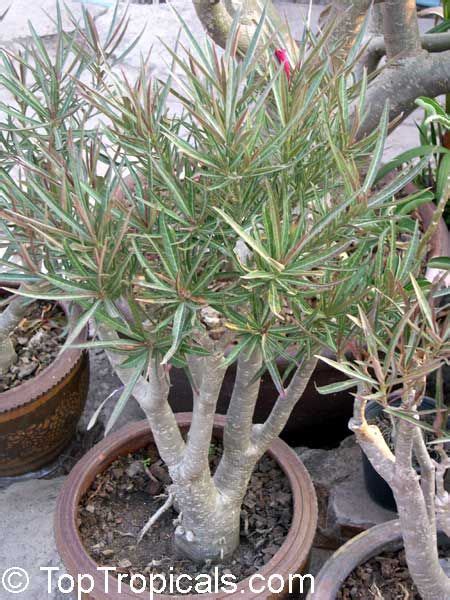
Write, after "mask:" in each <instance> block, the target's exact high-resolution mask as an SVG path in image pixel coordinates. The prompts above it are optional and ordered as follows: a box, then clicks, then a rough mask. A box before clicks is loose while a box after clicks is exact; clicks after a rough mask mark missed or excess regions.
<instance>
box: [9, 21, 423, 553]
mask: <svg viewBox="0 0 450 600" xmlns="http://www.w3.org/2000/svg"><path fill="white" fill-rule="evenodd" d="M180 21H181V24H182V28H183V31H184V34H185V35H186V36H187V38H188V39H189V43H190V44H191V47H192V49H193V51H192V53H187V52H186V53H185V54H184V56H180V53H179V52H177V51H174V50H171V49H169V48H168V49H167V54H168V56H170V57H171V59H172V68H171V69H170V72H169V73H168V79H167V81H166V82H158V81H150V80H149V79H148V77H147V71H146V66H145V64H143V66H142V70H141V74H140V76H139V78H138V80H137V81H136V82H135V83H130V82H129V81H127V80H126V78H124V77H123V76H122V75H121V76H118V75H117V74H115V73H114V71H113V70H111V69H110V68H109V67H108V65H107V63H105V61H104V60H103V54H101V56H100V67H99V64H98V62H97V60H94V61H93V62H92V63H90V64H89V68H90V70H91V71H92V72H93V73H94V74H95V75H98V74H100V77H99V79H96V80H95V82H94V84H93V83H92V82H91V83H89V82H85V81H84V80H83V81H81V80H78V82H77V86H76V91H77V96H76V97H77V103H78V102H79V104H77V106H78V108H79V110H80V111H83V110H87V111H97V112H98V113H99V114H100V115H101V117H102V119H103V120H104V121H105V122H106V125H105V127H103V128H102V129H99V130H97V129H95V130H87V129H85V128H80V127H79V123H78V121H77V117H76V116H74V115H76V114H77V113H76V112H74V115H71V114H65V118H64V119H63V120H62V121H61V120H57V121H56V122H55V121H52V122H51V125H50V124H49V125H48V127H50V131H52V129H51V128H53V127H54V128H55V133H54V137H55V138H56V139H58V140H59V139H61V140H63V141H66V142H67V143H65V144H64V145H63V146H62V147H61V149H60V150H59V151H58V152H57V153H56V152H52V151H50V150H49V141H50V137H51V136H50V135H49V134H47V133H44V134H41V128H42V123H41V121H39V127H38V126H37V124H36V123H34V122H33V120H34V119H36V115H35V114H34V113H33V116H31V115H30V116H29V115H28V110H29V109H30V106H31V108H33V105H34V103H35V97H34V95H33V94H31V96H30V94H29V91H28V88H26V90H25V88H22V89H21V90H20V91H19V92H18V94H17V95H18V100H19V102H22V103H23V105H24V107H26V111H25V116H24V115H23V112H21V113H19V114H15V113H14V111H13V110H12V109H11V110H9V109H8V111H7V117H8V118H7V126H8V127H9V130H10V131H11V138H10V140H9V143H8V144H7V145H5V148H4V153H5V157H6V158H5V161H4V166H3V168H2V170H1V171H0V216H1V217H2V219H3V228H4V231H5V239H6V240H7V242H6V243H7V245H8V248H9V250H10V252H12V253H15V254H18V255H20V256H21V257H22V265H21V267H20V268H19V267H17V265H16V264H14V263H12V262H11V261H9V260H4V261H3V264H4V265H5V266H6V267H7V269H8V270H9V274H8V275H7V277H9V278H10V279H11V280H14V281H20V282H22V286H21V288H20V290H19V292H18V295H19V296H21V297H24V298H46V299H55V300H67V301H72V302H74V303H76V304H78V305H79V306H80V307H81V308H82V310H83V313H82V316H81V317H80V318H79V320H78V322H77V325H76V326H75V328H74V330H73V331H72V333H71V334H70V335H69V337H68V340H67V342H66V347H68V346H70V345H71V344H73V342H74V339H75V338H76V335H77V333H78V331H79V330H80V329H81V328H82V327H84V326H85V325H86V323H88V322H89V321H93V322H94V323H95V340H94V341H92V342H89V343H87V344H85V345H83V347H88V348H92V347H95V348H104V349H105V351H106V353H107V355H108V357H109V359H110V362H111V364H112V366H113V368H114V369H115V371H116V373H117V374H118V375H119V377H120V378H121V379H122V381H123V384H124V388H123V391H122V393H121V396H120V398H119V399H118V401H117V403H116V405H115V407H114V410H113V412H112V415H111V419H110V421H109V423H108V426H107V428H108V429H110V428H111V426H112V425H113V423H114V422H115V420H116V418H117V417H118V415H119V414H120V412H121V410H122V409H123V406H124V405H125V403H126V402H127V400H128V398H129V397H130V396H131V395H134V396H135V398H136V399H137V400H138V402H139V404H140V406H141V407H142V409H143V411H144V413H145V414H146V417H147V418H148V421H149V423H150V425H151V429H152V432H153V436H154V439H155V442H156V445H157V447H158V450H159V453H160V456H161V457H162V459H163V460H164V461H165V462H166V464H167V466H168V469H169V473H170V476H171V478H172V485H171V486H170V488H169V501H168V502H167V503H166V505H167V506H168V505H169V504H170V502H171V501H172V500H173V501H174V503H175V506H176V507H177V509H178V510H179V511H180V516H179V519H178V521H179V523H178V526H177V528H176V530H175V544H176V546H177V548H178V549H179V550H180V551H181V552H182V553H184V554H185V555H186V556H187V557H190V558H193V559H196V560H199V559H200V560H204V559H213V558H217V557H220V556H224V555H228V554H230V553H232V552H233V551H234V550H235V548H236V546H237V545H238V543H239V514H240V505H241V502H242V499H243V497H244V494H245V491H246V488H247V485H248V482H249V479H250V476H251V473H252V470H253V468H254V466H255V464H256V463H257V461H258V460H259V458H260V457H261V456H262V455H263V454H264V453H265V452H266V450H267V449H268V448H269V446H270V444H271V443H272V441H273V440H274V439H275V438H276V437H277V436H278V435H279V433H280V432H281V430H282V429H283V427H284V425H285V423H286V421H287V419H288V417H289V414H290V412H291V410H292V408H293V407H294V405H295V404H296V402H297V401H298V400H299V398H300V397H301V395H302V393H303V391H304V389H305V387H306V385H307V383H308V381H309V379H310V377H311V375H312V373H313V371H314V369H315V367H316V365H317V361H318V359H317V358H316V355H318V354H320V353H321V352H322V351H323V350H324V349H325V348H328V349H331V350H332V351H333V352H335V353H337V354H340V353H341V352H343V349H344V348H346V347H347V346H348V343H350V342H351V337H352V335H353V329H354V327H353V325H352V323H351V322H350V321H349V319H348V317H347V315H348V314H349V313H350V314H353V315H354V316H355V317H357V314H358V313H357V309H356V305H357V304H360V305H361V306H362V307H364V309H365V310H370V307H371V306H372V304H373V302H374V301H375V299H376V301H377V302H379V303H380V306H379V310H382V307H384V309H385V310H386V311H387V312H389V311H390V310H392V304H391V302H390V301H389V302H388V301H387V300H386V301H385V300H384V297H383V296H381V295H379V294H377V293H376V290H377V289H380V290H383V291H384V292H385V293H386V295H387V296H388V297H394V298H395V296H396V290H397V288H396V287H395V286H394V282H395V281H397V280H398V281H400V282H405V283H406V282H407V281H408V277H409V273H410V272H414V273H415V274H416V275H417V277H419V278H420V277H422V274H423V269H422V262H423V257H424V255H425V253H426V239H424V238H423V237H421V234H420V230H419V225H418V223H417V222H416V221H414V219H412V218H411V217H410V216H409V215H408V214H407V211H405V210H403V211H402V210H401V209H402V208H404V207H405V206H407V204H408V202H409V201H410V200H411V199H410V198H397V197H396V193H397V192H398V191H399V190H401V189H402V188H403V187H404V185H405V184H406V183H407V182H408V181H410V180H411V179H412V178H413V177H414V176H415V175H416V174H417V173H418V172H419V171H420V170H421V169H422V168H423V165H424V163H423V162H421V163H419V164H418V165H416V166H414V167H412V168H411V169H406V170H404V171H403V172H402V173H400V174H399V175H398V177H397V178H395V179H394V180H392V181H391V182H390V183H389V185H387V186H386V187H384V188H381V189H376V188H374V183H375V181H376V179H377V174H378V170H379V165H380V161H381V156H382V152H383V146H384V141H385V138H386V133H387V128H388V110H387V108H386V109H385V111H384V113H383V118H382V120H381V122H380V123H379V125H378V127H377V128H376V130H375V131H373V132H372V133H371V134H370V135H369V136H367V137H365V138H364V139H363V140H358V139H357V136H356V133H357V129H358V119H359V117H360V116H361V117H362V116H363V114H364V110H365V108H364V90H365V81H364V80H363V81H362V82H361V83H360V84H355V83H354V79H353V77H352V69H353V66H354V61H355V60H357V54H358V52H357V49H355V50H353V51H352V52H351V54H350V55H349V58H348V60H347V61H346V62H342V63H341V64H340V66H339V67H336V66H335V65H334V64H333V61H332V60H330V55H329V44H327V41H328V40H329V36H330V31H331V30H328V31H326V32H324V34H323V35H322V37H321V38H320V40H318V39H316V38H315V37H314V36H313V34H311V33H307V34H306V35H305V36H304V38H303V40H302V43H301V45H300V46H299V47H298V50H297V53H296V54H295V55H289V56H288V57H287V58H286V60H289V61H290V65H291V67H292V68H290V69H289V70H288V69H287V68H286V60H285V59H284V58H283V62H282V63H281V64H280V62H279V60H278V59H277V58H276V54H275V51H276V49H277V34H276V32H275V31H274V30H273V29H272V30H271V34H270V35H267V30H266V28H265V27H264V25H265V15H264V14H263V17H262V19H261V22H260V23H259V26H258V27H257V28H256V31H255V33H254V35H253V37H252V38H251V40H250V42H249V45H248V49H247V51H246V52H245V53H244V54H242V53H238V51H237V48H238V40H239V35H240V34H239V27H238V18H236V19H235V20H234V24H233V27H232V30H231V35H230V37H229V39H228V42H227V44H226V48H225V50H224V52H223V54H221V55H219V54H218V50H217V48H216V46H215V45H214V44H213V43H212V42H207V43H206V44H205V45H200V44H199V43H198V42H197V40H196V39H195V37H194V36H193V35H192V33H191V32H190V30H189V28H188V27H187V26H186V25H185V24H184V23H183V21H182V20H181V17H180ZM89 24H90V26H91V27H92V30H91V33H90V36H91V37H90V39H91V40H97V39H98V36H97V35H96V34H95V29H94V27H95V26H94V25H93V24H92V23H89ZM269 29H270V28H269ZM95 43H96V44H97V41H96V42H95ZM96 47H97V45H95V48H96ZM283 56H284V54H283ZM46 68H48V67H46V66H45V65H43V66H42V69H44V71H45V69H46ZM9 80H11V81H10V83H9V85H11V82H15V81H16V80H17V76H16V71H15V70H11V71H10V73H9V75H8V81H9ZM80 95H81V96H82V97H83V99H84V102H81V100H80ZM169 100H175V101H177V102H178V103H179V104H181V106H182V107H183V110H182V111H181V113H180V114H177V115H173V114H171V112H170V110H169V106H170V105H169ZM24 110H25V108H24ZM39 110H40V108H39ZM58 110H60V105H59V104H58ZM36 111H37V106H36V108H35V109H34V112H36ZM350 113H351V116H350ZM24 119H25V124H26V127H25V132H22V130H23V124H22V121H23V120H24ZM355 119H356V120H355ZM30 128H31V131H32V132H33V133H32V135H27V134H26V131H28V130H29V129H30ZM16 132H19V134H18V135H16ZM20 132H22V133H20ZM8 161H9V162H8ZM11 161H15V162H16V163H19V164H20V165H21V167H22V170H21V174H20V177H18V178H17V177H14V176H13V175H12V173H11V172H9V165H10V163H11ZM362 173H363V175H362ZM427 235H428V234H427ZM280 357H284V358H285V359H287V360H288V362H289V364H290V368H288V369H287V371H286V372H285V373H284V374H283V375H281V374H280V372H279V370H278V367H277V360H278V359H279V358H280ZM233 362H237V375H236V381H235V386H234V391H233V394H232V397H231V402H230V407H229V410H228V414H227V422H226V426H225V429H224V438H223V453H222V456H221V458H220V462H219V465H218V467H217V470H216V471H215V473H214V475H212V474H211V472H210V468H209V450H210V445H211V437H212V428H213V418H214V413H215V407H216V403H217V399H218V396H219V391H220V388H221V384H222V380H223V377H224V375H225V372H226V369H227V367H228V366H229V365H230V364H231V363H233ZM172 365H174V366H178V367H182V368H184V369H185V371H186V373H187V375H188V377H189V379H190V382H191V385H192V388H193V396H194V407H193V416H192V424H191V427H190V431H189V434H188V436H187V439H186V440H185V439H184V438H183V436H182V435H181V432H180V430H179V428H178V426H177V423H176V420H175V417H174V415H173V413H172V410H171V408H170V406H169V403H168V401H167V397H168V392H169V386H170V367H171V366H172ZM264 371H269V372H270V374H271V376H272V378H273V380H274V382H275V384H276V386H277V388H278V394H279V395H278V399H277V400H276V402H275V405H274V408H273V410H272V412H271V414H270V415H269V417H268V419H267V420H266V422H264V423H262V424H253V412H254V407H255V403H256V400H257V396H258V390H259V385H260V377H261V375H262V373H263V372H264ZM348 385H349V383H348V382H346V383H344V384H342V383H341V384H339V386H340V387H348ZM166 505H165V506H166ZM158 514H159V512H158ZM153 522H154V519H153V518H151V519H150V520H149V524H147V525H146V526H145V527H144V529H143V532H145V531H147V530H148V527H149V526H151V524H152V523H153Z"/></svg>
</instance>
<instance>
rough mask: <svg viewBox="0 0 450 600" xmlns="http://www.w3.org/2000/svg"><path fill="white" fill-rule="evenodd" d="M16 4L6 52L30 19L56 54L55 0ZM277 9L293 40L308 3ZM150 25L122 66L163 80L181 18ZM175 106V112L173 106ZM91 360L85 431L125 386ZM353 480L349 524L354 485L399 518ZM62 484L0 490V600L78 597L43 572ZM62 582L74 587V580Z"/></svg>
mask: <svg viewBox="0 0 450 600" xmlns="http://www.w3.org/2000/svg"><path fill="white" fill-rule="evenodd" d="M11 2H12V8H11V10H10V12H9V13H8V15H7V16H6V18H5V19H4V21H3V22H2V23H0V45H3V46H5V47H7V48H17V47H18V46H19V45H20V44H21V43H22V42H24V41H26V40H27V39H28V38H29V30H28V21H30V22H31V23H32V24H33V26H34V28H35V30H36V31H37V32H38V34H39V35H40V36H42V39H43V41H44V43H45V44H46V46H47V48H48V49H49V51H52V49H53V48H54V45H55V27H54V24H53V23H52V22H51V19H49V17H48V16H47V15H46V14H45V13H48V14H50V15H51V14H54V6H55V1H54V0H33V2H29V0H11ZM9 3H10V0H0V13H1V12H3V8H6V6H7V5H8V4H9ZM172 3H173V5H174V6H175V7H176V8H177V10H178V11H179V12H180V13H181V15H182V16H183V18H184V19H185V20H186V22H187V23H188V24H189V26H190V28H191V31H192V32H193V33H194V35H195V36H196V38H197V39H201V38H203V37H204V32H203V29H202V27H201V25H200V23H199V21H198V19H197V17H196V15H195V13H194V10H193V8H192V5H191V3H190V2H189V1H187V0H173V2H172ZM67 4H68V5H69V6H70V8H71V10H73V12H74V14H75V15H76V16H79V14H80V4H79V3H78V2H75V1H74V0H67ZM276 4H277V5H278V7H279V8H280V10H281V12H282V13H284V14H285V15H286V17H287V19H288V21H289V23H290V25H291V27H292V29H293V32H294V35H298V34H299V33H300V30H301V27H302V20H303V19H304V18H305V15H306V10H307V8H306V7H305V6H303V5H301V4H294V3H291V2H289V3H288V2H278V1H277V2H276ZM319 11H320V7H313V20H314V21H317V17H318V14H319ZM93 14H94V16H95V18H96V22H97V25H98V28H99V30H100V32H103V33H104V32H105V30H106V27H107V26H108V23H109V19H110V11H109V12H107V11H104V9H102V8H101V7H99V6H98V5H95V6H94V5H93ZM65 23H66V24H67V26H68V27H69V26H70V24H69V20H68V19H67V16H66V17H65ZM144 24H145V32H144V35H143V36H142V39H141V40H140V42H139V44H138V45H137V46H136V48H135V49H134V50H133V52H132V53H131V55H130V56H129V57H127V59H126V61H125V62H124V63H123V64H122V65H121V68H122V69H123V70H124V72H125V73H126V74H127V76H129V78H131V79H132V78H133V77H134V76H135V75H136V74H137V71H138V68H139V60H140V54H141V52H142V53H146V52H147V51H148V48H149V47H150V46H153V51H152V58H151V65H150V66H151V71H152V73H153V75H154V76H156V77H161V78H164V76H165V74H166V72H167V63H168V61H169V60H170V59H169V56H168V53H167V50H166V49H165V47H164V45H163V43H162V41H161V39H162V40H164V42H165V43H166V44H168V45H169V46H173V45H174V43H175V40H176V37H177V33H178V28H177V26H176V25H175V22H174V17H173V15H172V13H171V12H170V9H169V7H168V6H167V5H160V6H146V5H137V4H131V5H130V28H129V31H128V34H127V39H128V40H130V39H132V38H133V37H134V36H135V35H137V33H138V32H139V31H140V30H141V29H142V27H143V25H144ZM125 42H126V40H125ZM0 71H1V69H0ZM0 99H8V94H7V92H6V91H5V90H4V89H1V88H0ZM174 108H176V107H175V106H174ZM416 117H417V115H412V116H411V117H410V118H408V119H407V120H406V121H405V123H403V124H402V126H401V127H399V128H398V129H397V130H396V131H395V133H394V134H393V135H392V136H391V137H390V138H389V140H388V144H387V148H386V154H385V158H386V159H388V158H390V157H392V156H394V155H396V154H398V153H399V152H401V151H403V150H405V149H407V148H411V147H412V146H414V145H416V144H417V142H418V138H417V132H416V128H415V125H414V118H416ZM92 359H93V363H92V364H93V368H92V376H91V387H90V392H89V399H88V406H87V409H86V414H85V416H84V417H83V420H82V423H81V425H80V426H81V427H82V428H84V427H85V426H86V424H87V422H88V420H89V417H90V415H91V414H92V412H93V411H94V410H95V408H96V407H97V406H98V405H99V403H100V402H101V401H102V400H103V399H104V398H105V397H106V396H107V395H109V394H110V393H111V392H112V391H114V390H116V389H117V388H118V387H119V385H120V384H119V382H118V381H117V379H116V378H115V377H114V376H113V375H112V374H111V371H110V369H109V366H108V364H107V362H106V360H105V357H104V356H103V355H102V354H95V355H93V357H92ZM109 410H110V409H109ZM107 415H108V409H107V410H106V411H105V414H104V415H103V416H102V419H103V420H105V419H106V418H107ZM139 418H141V414H140V411H139V410H138V408H137V406H136V404H135V403H134V401H131V403H130V404H129V407H128V409H127V412H126V414H125V415H124V416H123V417H122V422H123V421H126V420H135V419H139ZM345 452H348V450H345ZM318 458H320V460H325V459H326V458H324V457H323V456H321V457H318ZM309 459H311V457H309ZM326 460H328V459H326ZM350 476H351V477H353V479H351V480H348V479H346V481H347V483H345V485H342V478H339V477H337V478H336V481H337V482H338V483H339V485H340V488H339V489H340V490H341V492H339V491H335V492H333V494H334V497H335V499H334V503H335V506H339V510H340V511H341V512H342V515H341V516H342V518H343V519H344V521H345V518H346V517H347V515H345V514H344V513H345V511H346V510H353V512H355V510H356V512H358V509H357V508H354V509H352V506H351V505H350V507H349V505H348V502H349V501H350V502H351V496H352V494H349V492H348V491H349V490H354V489H355V486H356V489H358V503H359V505H360V507H362V508H361V509H362V514H361V515H360V516H359V517H358V515H356V518H357V519H358V518H359V520H360V522H363V521H364V522H365V523H373V522H377V520H380V519H386V518H392V514H388V515H386V514H384V515H383V514H382V513H380V511H379V510H378V511H377V509H376V508H375V507H373V506H372V504H371V501H370V500H369V499H368V498H367V496H365V495H364V489H363V487H362V483H361V475H360V472H359V471H358V470H357V469H356V470H353V471H352V472H351V473H350V474H349V473H347V474H346V477H350ZM62 483H63V478H62V477H58V478H55V479H50V480H31V481H26V482H19V483H14V484H12V485H9V486H7V487H4V488H3V489H2V490H0V600H9V599H10V598H11V599H12V598H24V599H26V600H60V599H61V598H68V599H69V600H70V599H71V598H74V597H75V596H72V595H71V594H70V593H68V594H63V593H61V592H58V591H57V590H56V589H55V585H53V586H52V589H51V590H50V591H49V592H48V590H47V580H46V574H45V573H42V572H40V570H39V569H40V567H58V568H61V569H63V567H62V565H61V561H60V559H59V556H58V554H57V551H56V548H55V544H54V540H53V534H52V515H53V510H54V506H55V501H56V497H57V494H58V490H59V489H60V486H61V484H62ZM339 493H342V500H339V498H341V496H337V494H339ZM336 498H337V500H336ZM345 498H347V509H346V508H345ZM349 498H350V500H349ZM339 502H340V504H339ZM350 514H351V513H350ZM329 553H330V551H329V550H324V549H322V548H318V549H317V550H316V551H315V554H314V569H317V568H318V567H319V566H320V564H321V563H322V562H323V560H325V559H326V558H327V557H328V555H329ZM12 567H21V568H23V569H26V570H27V571H28V572H29V574H30V585H29V587H28V589H27V591H26V592H24V593H23V594H13V593H9V592H7V591H6V590H5V589H2V583H1V577H2V575H3V574H4V572H5V571H6V570H7V569H10V568H12ZM62 572H63V571H61V573H62ZM17 577H19V576H17ZM12 581H13V583H18V582H19V579H16V580H14V579H13V580H12ZM53 583H54V582H53ZM62 583H63V585H66V586H67V585H68V582H67V581H63V582H62Z"/></svg>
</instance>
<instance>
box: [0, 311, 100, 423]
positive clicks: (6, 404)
mask: <svg viewBox="0 0 450 600" xmlns="http://www.w3.org/2000/svg"><path fill="white" fill-rule="evenodd" d="M58 304H59V305H60V306H61V308H62V309H63V311H64V313H65V315H66V317H67V322H68V324H69V329H70V325H71V323H73V322H74V320H75V319H76V317H77V316H79V315H80V314H81V308H80V307H78V306H77V305H69V304H67V303H65V302H58ZM87 335H88V327H87V326H86V327H85V328H84V329H83V330H82V331H81V332H80V334H79V336H78V337H77V338H76V340H75V341H74V343H78V344H79V343H83V342H85V341H86V339H87ZM83 352H84V350H83V349H82V348H69V349H67V350H65V351H64V352H63V353H62V354H58V356H57V357H56V358H55V359H54V360H53V362H52V363H51V364H49V365H48V366H47V367H46V368H45V369H43V370H42V371H41V372H40V373H39V374H38V375H36V377H32V378H31V379H28V380H27V381H25V382H24V383H21V384H20V385H18V386H16V387H14V388H12V389H10V390H7V391H6V392H1V393H0V416H1V415H3V414H5V413H10V412H12V411H14V410H17V409H20V408H23V407H27V406H28V405H30V404H32V403H33V402H35V401H36V400H39V398H41V397H42V396H44V395H45V394H47V392H48V391H49V390H51V389H55V388H59V387H62V386H63V385H65V381H66V380H67V378H68V377H70V376H71V374H73V373H74V372H75V369H76V367H77V365H78V363H79V361H80V360H81V357H82V354H83Z"/></svg>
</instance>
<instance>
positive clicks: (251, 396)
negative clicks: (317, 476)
mask: <svg viewBox="0 0 450 600" xmlns="http://www.w3.org/2000/svg"><path fill="white" fill-rule="evenodd" d="M261 366H262V355H261V351H260V350H259V349H257V350H255V351H254V352H253V353H252V354H251V355H250V356H246V355H245V354H241V355H240V356H239V360H238V366H237V372H236V379H235V382H234V388H233V394H232V396H231V400H230V405H229V407H228V411H227V421H226V425H225V430H224V437H223V455H222V458H221V460H220V463H219V465H218V467H217V470H216V473H215V475H214V482H215V484H216V486H217V488H218V489H219V490H220V492H221V493H222V494H224V495H226V496H227V497H230V498H231V497H234V498H236V499H242V497H243V495H244V493H245V490H246V487H247V483H248V479H249V477H250V475H251V472H252V471H253V468H254V466H255V463H256V461H257V459H258V458H259V456H258V455H257V453H256V452H255V450H254V448H252V446H251V431H252V426H253V414H254V411H255V405H256V402H257V399H258V393H259V388H260V383H261V380H260V379H259V378H258V379H256V380H255V377H256V375H257V374H258V371H259V370H260V369H261ZM254 380H255V381H254Z"/></svg>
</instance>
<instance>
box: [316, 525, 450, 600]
mask: <svg viewBox="0 0 450 600" xmlns="http://www.w3.org/2000/svg"><path fill="white" fill-rule="evenodd" d="M440 536H441V537H440V539H439V542H440V543H442V544H443V545H445V546H448V544H449V543H450V540H449V539H448V538H447V537H445V536H444V535H443V534H440ZM402 547H403V539H402V534H401V531H400V521H398V520H394V521H387V522H386V523H381V525H375V527H371V528H370V529H368V530H367V531H363V532H362V533H360V534H359V535H357V536H356V537H354V538H352V539H351V540H350V541H348V542H347V543H346V544H344V545H343V546H341V547H340V548H339V550H337V551H336V552H335V553H334V554H333V555H332V556H331V558H330V559H329V560H327V562H326V563H325V564H324V566H323V567H322V568H321V570H320V571H319V573H318V575H317V576H316V578H315V581H314V593H312V590H311V591H310V592H309V594H308V596H307V597H306V600H336V597H337V594H338V592H339V590H340V588H341V586H342V584H343V583H344V581H345V580H346V579H347V577H348V576H349V575H350V573H351V572H352V571H354V570H355V569H356V567H358V566H359V565H362V564H364V563H365V562H366V561H368V560H370V559H371V558H373V557H374V556H377V555H378V554H381V553H382V552H395V551H396V550H399V549H400V548H402Z"/></svg>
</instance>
